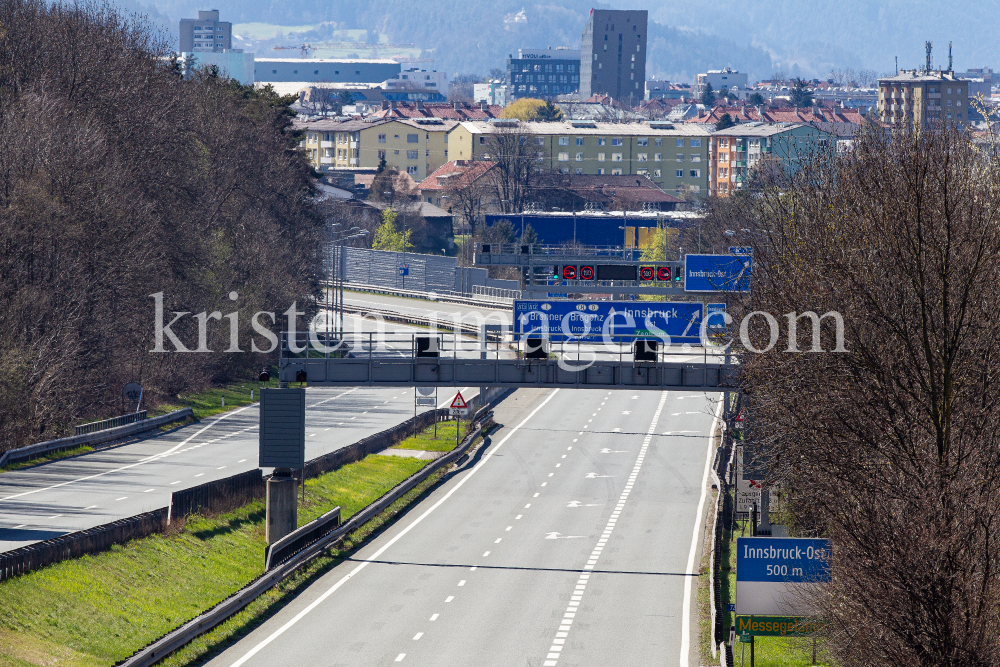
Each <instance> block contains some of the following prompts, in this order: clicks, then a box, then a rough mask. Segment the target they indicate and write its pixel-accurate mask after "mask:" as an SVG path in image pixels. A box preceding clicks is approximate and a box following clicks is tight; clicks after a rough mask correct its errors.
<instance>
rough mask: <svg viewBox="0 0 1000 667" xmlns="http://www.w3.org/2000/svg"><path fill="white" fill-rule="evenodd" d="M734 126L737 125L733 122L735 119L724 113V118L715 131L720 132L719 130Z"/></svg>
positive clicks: (717, 124) (716, 125)
mask: <svg viewBox="0 0 1000 667" xmlns="http://www.w3.org/2000/svg"><path fill="white" fill-rule="evenodd" d="M734 125H736V121H734V120H733V117H732V116H730V115H729V114H727V113H724V114H722V118H720V119H719V122H718V123H716V124H715V131H716V132H718V131H719V130H724V129H726V128H727V127H732V126H734Z"/></svg>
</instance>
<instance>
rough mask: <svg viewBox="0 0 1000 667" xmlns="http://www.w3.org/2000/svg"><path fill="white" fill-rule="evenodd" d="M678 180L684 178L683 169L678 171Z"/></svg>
mask: <svg viewBox="0 0 1000 667" xmlns="http://www.w3.org/2000/svg"><path fill="white" fill-rule="evenodd" d="M677 178H684V170H683V169H678V170H677Z"/></svg>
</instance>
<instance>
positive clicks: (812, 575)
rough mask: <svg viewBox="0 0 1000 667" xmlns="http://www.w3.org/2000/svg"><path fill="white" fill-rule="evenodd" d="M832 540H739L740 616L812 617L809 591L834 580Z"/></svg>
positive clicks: (737, 558)
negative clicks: (831, 558) (831, 566)
mask: <svg viewBox="0 0 1000 667" xmlns="http://www.w3.org/2000/svg"><path fill="white" fill-rule="evenodd" d="M829 556H830V541H829V540H823V539H814V538H804V537H739V538H737V539H736V615H737V616H777V617H790V616H810V615H812V613H813V609H812V608H811V607H810V605H809V600H808V597H807V596H808V594H809V593H810V592H812V591H813V590H814V589H815V588H816V587H817V586H820V585H822V584H823V583H826V582H829V581H830V565H829V561H828V559H829Z"/></svg>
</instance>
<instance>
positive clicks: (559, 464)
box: [556, 454, 566, 468]
mask: <svg viewBox="0 0 1000 667" xmlns="http://www.w3.org/2000/svg"><path fill="white" fill-rule="evenodd" d="M563 458H566V455H565V454H563ZM561 465H562V464H561V463H557V464H556V467H557V468H558V467H559V466H561Z"/></svg>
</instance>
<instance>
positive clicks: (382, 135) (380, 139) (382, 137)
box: [378, 134, 385, 144]
mask: <svg viewBox="0 0 1000 667" xmlns="http://www.w3.org/2000/svg"><path fill="white" fill-rule="evenodd" d="M378 142H379V143H380V144H384V143H385V135H384V134H380V135H378Z"/></svg>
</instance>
